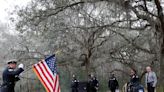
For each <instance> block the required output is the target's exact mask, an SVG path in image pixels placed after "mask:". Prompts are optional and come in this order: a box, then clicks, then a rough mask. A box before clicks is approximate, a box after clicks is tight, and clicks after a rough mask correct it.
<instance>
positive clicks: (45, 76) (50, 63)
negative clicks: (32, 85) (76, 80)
mask: <svg viewBox="0 0 164 92" xmlns="http://www.w3.org/2000/svg"><path fill="white" fill-rule="evenodd" d="M33 70H34V72H35V74H36V75H37V77H38V78H39V80H40V81H41V83H42V84H43V86H44V87H45V89H46V91H47V92H60V85H59V75H58V73H57V67H56V57H55V55H52V56H49V57H48V58H46V59H45V60H41V61H40V62H39V63H37V64H34V65H33Z"/></svg>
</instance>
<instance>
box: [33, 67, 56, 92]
mask: <svg viewBox="0 0 164 92" xmlns="http://www.w3.org/2000/svg"><path fill="white" fill-rule="evenodd" d="M36 70H37V71H38V73H39V75H40V77H41V78H42V79H43V81H44V83H45V85H46V87H47V88H48V90H49V92H52V90H53V89H52V88H51V86H50V84H49V83H48V81H47V80H46V78H45V76H44V75H43V73H42V71H41V70H40V68H39V66H38V65H37V66H36Z"/></svg>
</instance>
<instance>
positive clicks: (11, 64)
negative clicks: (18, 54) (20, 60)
mask: <svg viewBox="0 0 164 92" xmlns="http://www.w3.org/2000/svg"><path fill="white" fill-rule="evenodd" d="M16 61H17V60H10V61H8V63H7V64H8V66H7V68H6V69H5V70H4V71H3V74H2V78H3V84H2V86H1V91H0V92H15V91H14V87H15V84H16V82H17V81H19V80H20V78H19V74H20V73H22V72H23V71H24V69H23V67H24V65H23V64H19V65H18V69H16V64H17V62H16Z"/></svg>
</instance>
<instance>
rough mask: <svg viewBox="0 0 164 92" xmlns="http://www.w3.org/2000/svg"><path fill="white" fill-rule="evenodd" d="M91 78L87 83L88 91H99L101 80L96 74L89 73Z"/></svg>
mask: <svg viewBox="0 0 164 92" xmlns="http://www.w3.org/2000/svg"><path fill="white" fill-rule="evenodd" d="M89 77H90V79H89V82H88V85H87V92H97V90H98V88H99V82H98V80H97V78H96V77H94V75H89Z"/></svg>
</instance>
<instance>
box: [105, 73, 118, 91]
mask: <svg viewBox="0 0 164 92" xmlns="http://www.w3.org/2000/svg"><path fill="white" fill-rule="evenodd" d="M108 87H109V89H110V90H111V92H115V91H116V89H118V88H119V84H118V81H117V79H116V77H115V75H114V74H111V77H110V79H109V82H108Z"/></svg>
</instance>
